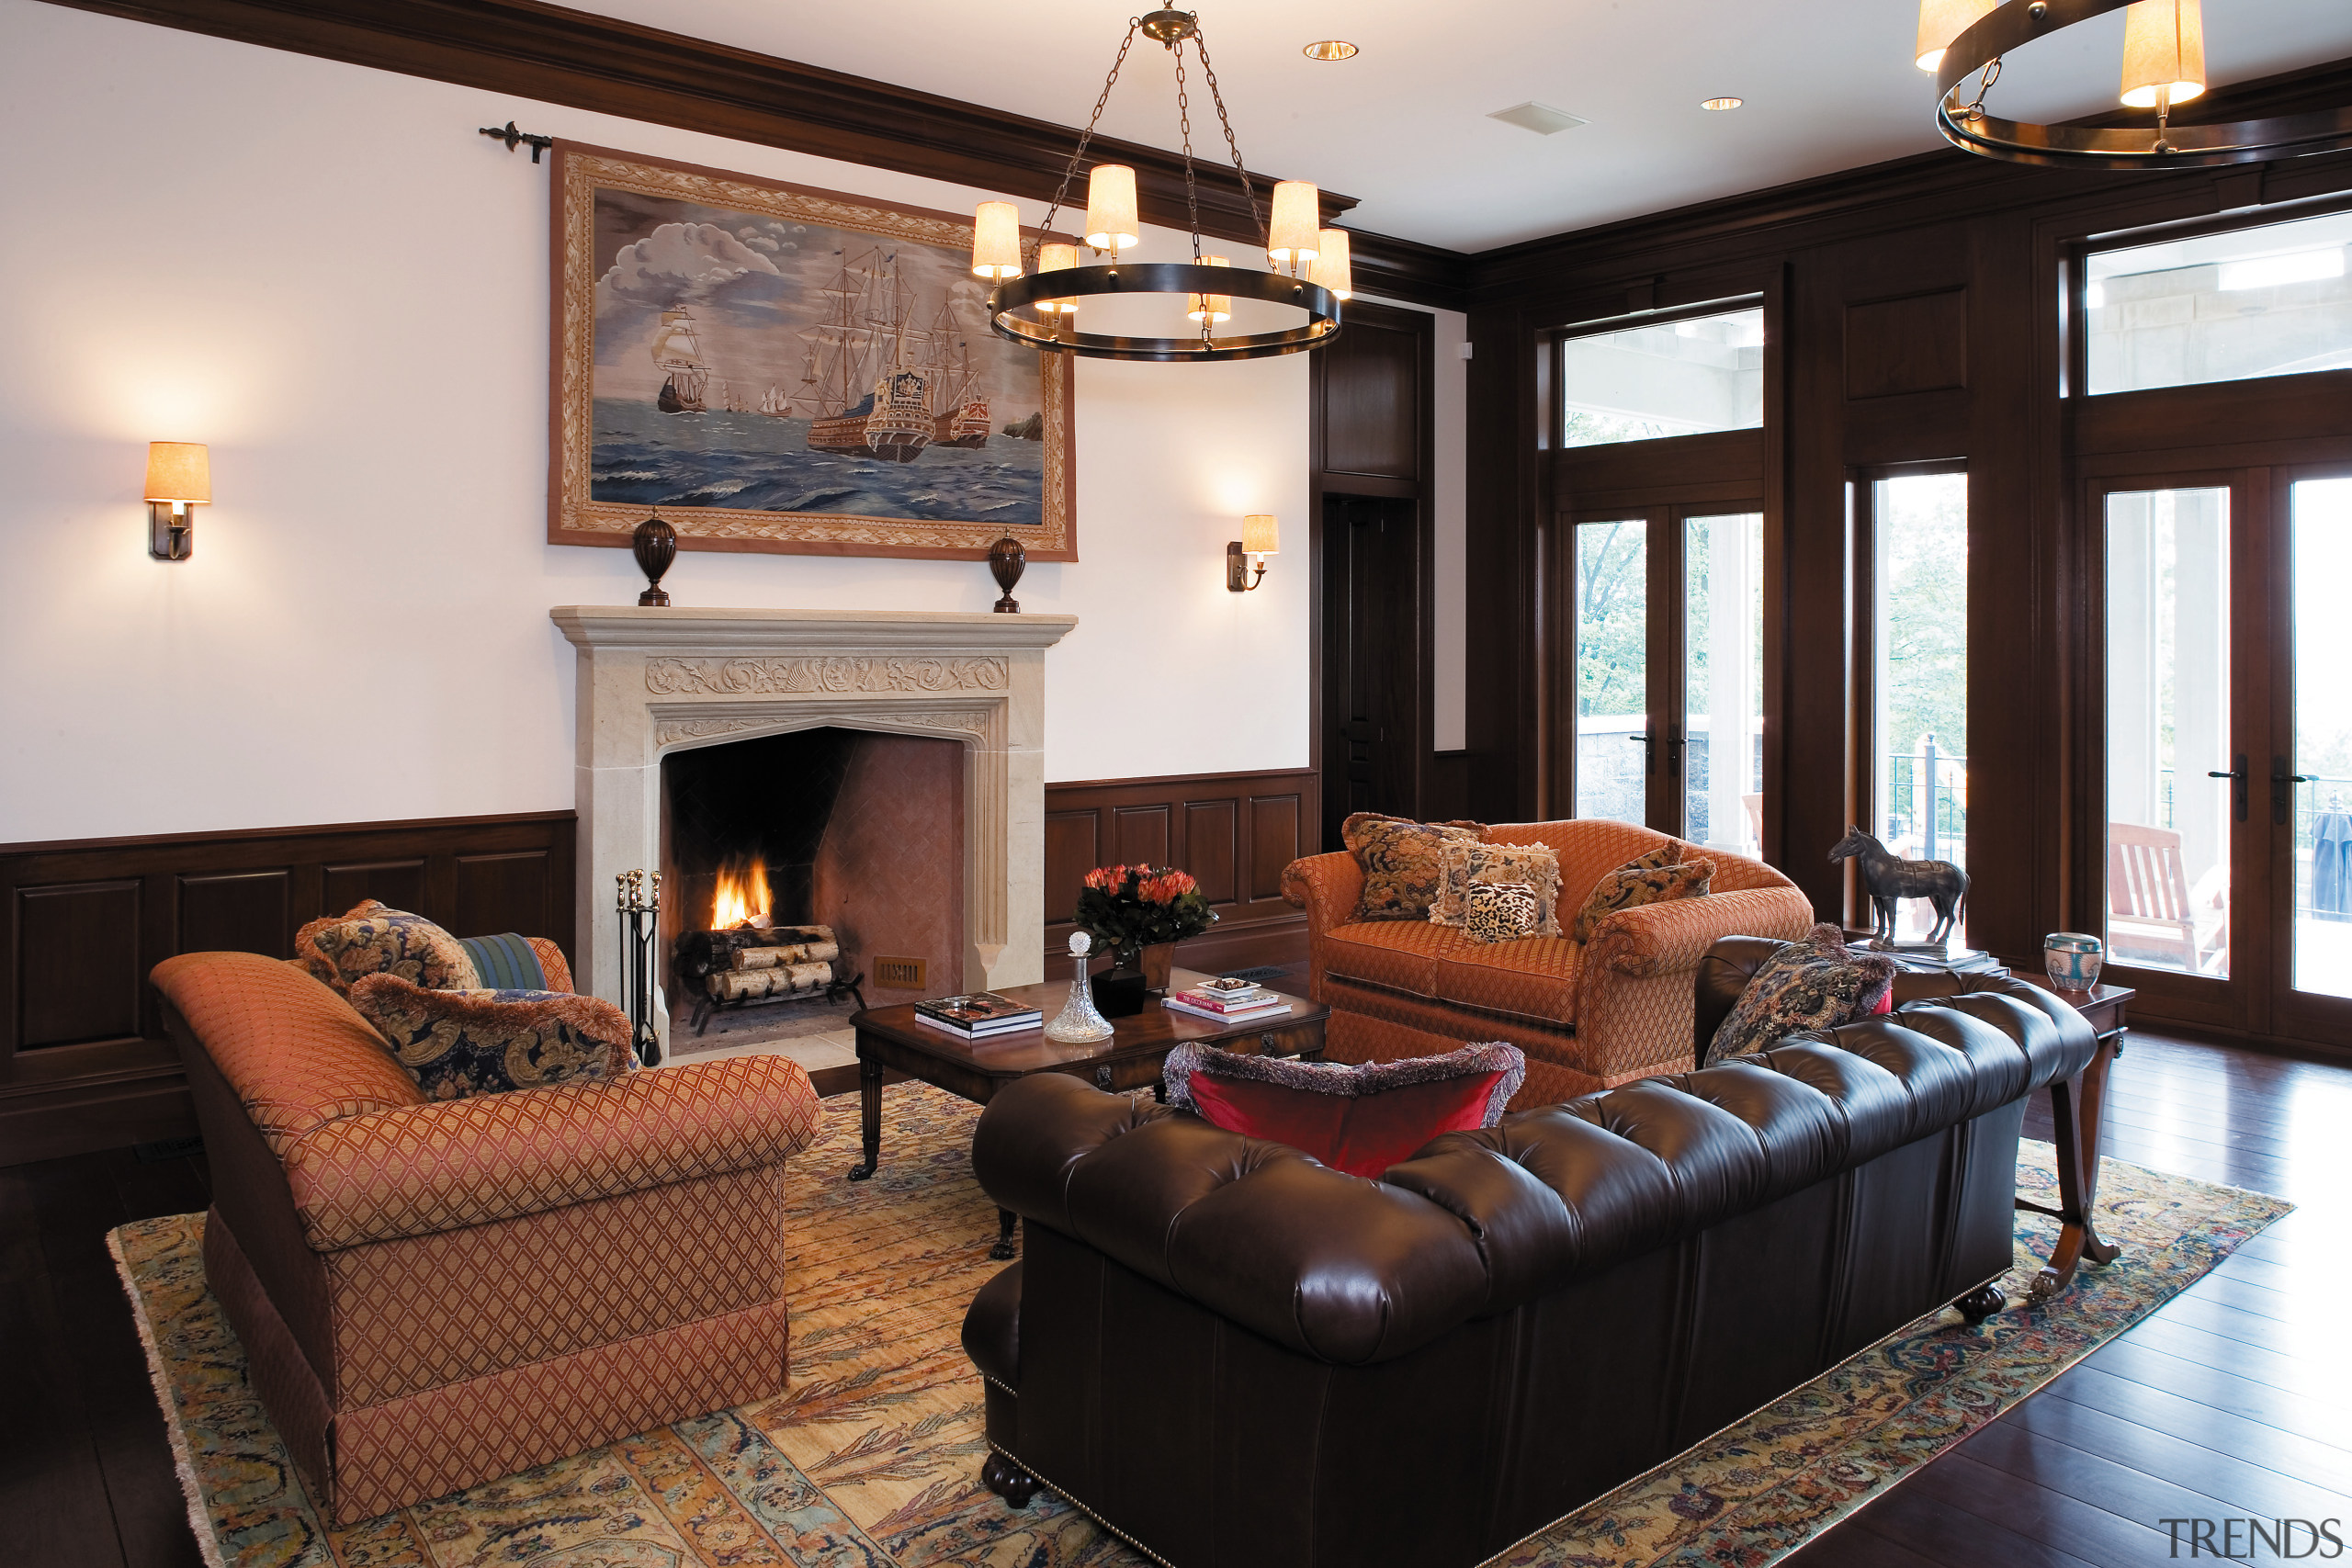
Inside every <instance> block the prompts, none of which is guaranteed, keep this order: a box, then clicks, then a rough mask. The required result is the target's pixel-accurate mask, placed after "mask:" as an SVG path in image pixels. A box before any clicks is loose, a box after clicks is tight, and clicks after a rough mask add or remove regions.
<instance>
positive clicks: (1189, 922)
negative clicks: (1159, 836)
mask: <svg viewBox="0 0 2352 1568" xmlns="http://www.w3.org/2000/svg"><path fill="white" fill-rule="evenodd" d="M1071 919H1073V920H1074V921H1075V922H1076V923H1077V925H1078V929H1079V930H1080V931H1084V932H1085V933H1086V934H1087V935H1089V936H1091V937H1092V938H1093V939H1094V942H1095V945H1096V946H1097V947H1098V948H1100V949H1104V950H1107V951H1109V952H1110V953H1113V954H1114V956H1115V959H1116V963H1117V966H1118V967H1119V968H1122V969H1132V968H1134V967H1135V966H1136V955H1137V954H1138V953H1141V952H1142V950H1143V949H1145V948H1147V947H1150V946H1153V945H1156V944H1157V943H1159V942H1182V941H1183V940H1184V939H1185V938H1186V937H1188V936H1198V935H1200V934H1201V932H1203V931H1206V930H1208V929H1209V928H1210V927H1211V926H1213V925H1215V924H1216V910H1214V909H1212V908H1209V901H1208V900H1207V899H1206V898H1204V897H1201V885H1200V884H1199V883H1198V882H1196V881H1194V880H1193V877H1192V875H1191V874H1190V873H1187V872H1182V871H1178V870H1176V869H1175V868H1174V867H1172V866H1154V865H1098V866H1096V867H1095V868H1094V869H1093V870H1092V871H1090V872H1088V873H1087V874H1086V878H1085V886H1083V887H1082V888H1080V891H1079V895H1078V912H1077V913H1076V914H1075V915H1073V916H1072V917H1071Z"/></svg>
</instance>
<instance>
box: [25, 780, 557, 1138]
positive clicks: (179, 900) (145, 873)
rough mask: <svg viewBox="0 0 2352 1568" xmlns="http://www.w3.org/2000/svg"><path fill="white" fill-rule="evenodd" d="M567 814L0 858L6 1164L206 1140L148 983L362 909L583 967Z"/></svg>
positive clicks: (90, 846)
mask: <svg viewBox="0 0 2352 1568" xmlns="http://www.w3.org/2000/svg"><path fill="white" fill-rule="evenodd" d="M574 834H575V821H574V818H573V815H572V813H571V812H569V811H558V812H546V813H537V814H532V815H526V816H511V817H475V818H445V819H440V820H434V821H418V822H377V823H367V824H358V825H346V826H341V827H331V828H289V829H261V830H254V831H245V832H231V833H181V834H171V835H165V836H160V837H153V838H136V839H111V840H76V841H72V842H64V843H47V844H13V845H0V1165H15V1164H19V1163H22V1162H23V1161H26V1160H33V1159H46V1158H50V1157H52V1156H58V1155H64V1154H73V1153H78V1152H80V1151H82V1150H85V1149H96V1148H113V1147H119V1146H120V1145H124V1144H130V1143H137V1142H141V1141H143V1140H148V1139H155V1138H166V1137H179V1136H184V1135H187V1134H193V1133H194V1132H195V1130H196V1122H195V1117H194V1114H193V1112H192V1111H190V1109H189V1105H188V1098H187V1079H186V1077H184V1076H183V1074H182V1073H181V1071H180V1066H179V1057H178V1055H177V1054H176V1052H175V1050H174V1048H173V1046H172V1044H171V1043H170V1041H169V1040H168V1039H167V1038H166V1037H165V1035H164V1030H163V1026H162V1021H161V1018H160V1017H159V1010H160V1003H159V999H158V998H157V997H156V994H155V992H154V989H153V987H150V986H149V985H148V984H147V973H148V971H149V970H151V969H153V967H154V966H155V965H156V964H159V963H161V962H162V961H163V960H164V959H165V958H168V957H171V956H172V955H173V954H175V953H203V952H212V951H219V950H234V951H238V952H245V953H266V954H268V955H269V956H270V957H272V958H284V957H287V956H288V955H289V954H290V953H291V952H292V950H293V941H294V933H295V931H297V930H298V929H300V927H301V926H302V925H303V923H304V922H306V921H309V920H312V919H317V918H318V917H319V916H321V915H324V914H330V913H338V912H340V911H342V910H344V909H347V908H350V907H351V906H352V905H354V904H356V903H358V902H359V901H360V900H361V899H363V898H379V899H381V900H383V901H384V902H385V903H387V904H390V905H392V906H394V907H396V908H403V909H413V910H415V911H416V912H417V913H419V914H421V915H424V916H426V917H427V918H429V919H433V920H434V921H435V922H437V923H438V924H440V925H443V926H446V927H447V928H448V929H449V930H451V931H456V932H458V933H459V934H461V935H465V936H479V935H485V934H489V933H492V932H497V931H520V932H522V933H524V934H525V935H526V936H546V937H552V938H554V939H555V941H556V942H557V944H558V945H559V946H560V947H561V948H562V949H563V950H564V952H565V953H566V954H567V955H569V954H570V953H571V952H572V951H573V935H574V932H573V930H572V924H573V914H572V911H573V908H574V906H573V902H572V860H573V845H574Z"/></svg>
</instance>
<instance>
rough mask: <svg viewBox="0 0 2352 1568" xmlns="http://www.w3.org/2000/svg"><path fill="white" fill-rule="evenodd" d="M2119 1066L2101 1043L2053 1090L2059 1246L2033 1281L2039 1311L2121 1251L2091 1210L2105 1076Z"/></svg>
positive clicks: (2108, 1045) (2110, 1047)
mask: <svg viewBox="0 0 2352 1568" xmlns="http://www.w3.org/2000/svg"><path fill="white" fill-rule="evenodd" d="M2114 1060H2115V1042H2114V1041H2113V1040H2112V1039H2106V1040H2101V1041H2100V1042H2099V1043H2098V1051H2097V1052H2096V1053H2095V1054H2094V1055H2092V1057H2091V1060H2090V1065H2089V1066H2086V1067H2085V1068H2084V1069H2083V1070H2082V1072H2080V1073H2079V1074H2077V1075H2076V1076H2075V1077H2074V1078H2073V1079H2072V1080H2064V1081H2061V1082H2058V1083H2053V1084H2052V1085H2051V1086H2050V1111H2051V1121H2052V1122H2053V1123H2054V1126H2053V1127H2052V1132H2053V1134H2055V1137H2056V1144H2057V1147H2056V1154H2057V1156H2058V1220H2059V1225H2058V1244H2057V1246H2056V1247H2052V1249H2051V1254H2050V1261H2049V1262H2048V1263H2046V1264H2044V1265H2042V1268H2041V1272H2040V1273H2039V1274H2037V1275H2035V1276H2034V1280H2033V1290H2032V1299H2033V1301H2034V1303H2036V1304H2037V1305H2038V1304H2040V1303H2043V1302H2046V1301H2049V1300H2051V1299H2052V1298H2053V1297H2055V1296H2056V1295H2057V1294H2058V1293H2059V1292H2061V1291H2064V1289H2065V1288H2066V1287H2067V1286H2068V1285H2070V1284H2072V1283H2074V1280H2075V1269H2077V1268H2078V1267H2080V1265H2081V1264H2082V1262H2083V1260H2084V1259H2085V1258H2088V1259H2090V1260H2091V1261H2092V1262H2094V1263H2108V1262H2112V1261H2113V1260H2114V1258H2115V1257H2116V1255H2117V1253H2118V1252H2119V1250H2120V1249H2119V1248H2118V1247H2115V1246H2113V1245H2112V1244H2110V1243H2109V1242H2106V1241H2103V1240H2101V1239H2100V1237H2099V1234H2098V1226H2097V1225H2096V1224H2094V1216H2093V1208H2094V1205H2096V1204H2097V1202H2098V1145H2099V1130H2100V1122H2102V1120H2103V1119H2104V1113H2105V1110H2106V1105H2105V1101H2106V1099H2107V1073H2108V1068H2109V1066H2110V1065H2111V1064H2112V1063H2113V1062H2114Z"/></svg>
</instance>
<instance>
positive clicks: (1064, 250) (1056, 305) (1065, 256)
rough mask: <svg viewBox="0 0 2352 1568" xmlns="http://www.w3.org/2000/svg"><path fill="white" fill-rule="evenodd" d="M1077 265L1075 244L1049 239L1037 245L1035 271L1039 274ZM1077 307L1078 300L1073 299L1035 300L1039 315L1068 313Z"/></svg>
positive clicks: (1065, 270)
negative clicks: (1057, 312)
mask: <svg viewBox="0 0 2352 1568" xmlns="http://www.w3.org/2000/svg"><path fill="white" fill-rule="evenodd" d="M1076 265H1078V247H1077V246H1076V245H1070V244H1064V243H1062V242H1061V241H1059V240H1049V241H1047V242H1046V243H1044V244H1041V245H1039V246H1038V247H1037V271H1038V272H1039V273H1040V274H1044V273H1048V272H1068V271H1069V269H1070V268H1072V267H1074V266H1076ZM1077 309H1078V301H1077V299H1040V300H1038V301H1037V314H1039V315H1041V316H1050V315H1053V314H1054V313H1055V312H1056V311H1059V312H1060V313H1062V314H1063V315H1068V314H1069V313H1070V312H1071V311H1073V310H1077Z"/></svg>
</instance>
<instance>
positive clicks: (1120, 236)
mask: <svg viewBox="0 0 2352 1568" xmlns="http://www.w3.org/2000/svg"><path fill="white" fill-rule="evenodd" d="M1142 238H1143V225H1142V223H1141V222H1140V221H1139V220H1137V219H1136V172H1135V171H1134V170H1133V169H1131V168H1129V167H1127V166H1126V165H1125V164H1095V165H1094V169H1093V172H1092V173H1091V174H1089V175H1087V176H1086V243H1088V244H1090V245H1091V246H1093V247H1094V248H1095V249H1096V250H1098V251H1110V252H1112V253H1113V254H1116V253H1118V252H1120V251H1124V250H1125V249H1126V248H1127V247H1128V246H1129V245H1132V244H1135V243H1137V242H1138V241H1140V240H1141V239H1142Z"/></svg>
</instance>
